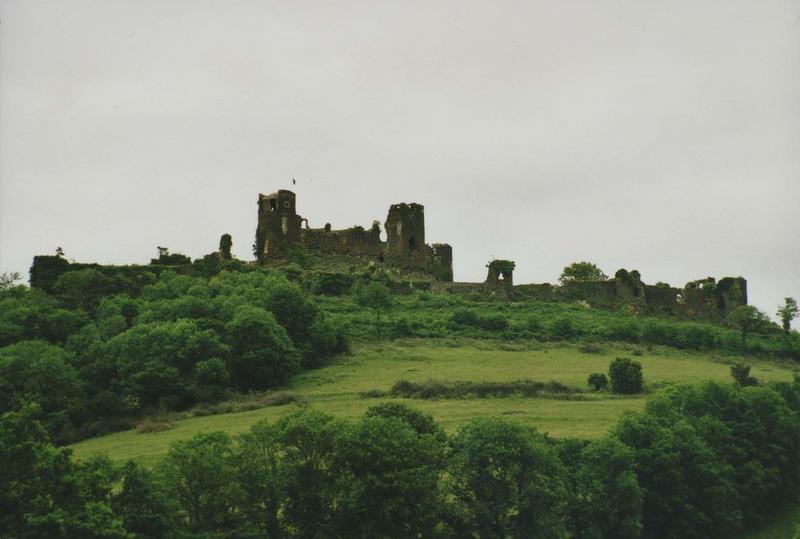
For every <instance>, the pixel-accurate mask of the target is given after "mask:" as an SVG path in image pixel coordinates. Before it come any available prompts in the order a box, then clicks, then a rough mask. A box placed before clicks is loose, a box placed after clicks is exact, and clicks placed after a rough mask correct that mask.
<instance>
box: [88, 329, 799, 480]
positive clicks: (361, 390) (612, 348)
mask: <svg viewBox="0 0 800 539" xmlns="http://www.w3.org/2000/svg"><path fill="white" fill-rule="evenodd" d="M634 352H635V353H637V354H638V353H641V354H642V355H641V356H639V357H636V359H637V360H639V361H641V363H642V366H643V370H644V374H645V382H646V389H647V390H648V391H652V390H654V389H655V388H657V387H661V386H663V385H665V384H668V383H670V382H694V381H702V380H720V381H727V380H729V379H730V374H729V366H728V363H729V360H726V359H724V358H723V357H722V356H717V355H714V354H712V353H697V352H685V351H678V350H674V349H670V348H661V347H653V348H652V349H650V350H647V349H644V348H638V347H633V346H629V345H624V344H620V345H603V346H600V347H599V352H597V353H586V352H583V351H581V347H579V346H574V345H566V344H542V343H534V344H527V343H523V342H515V343H507V342H506V343H501V342H497V341H486V340H482V341H474V340H468V339H438V340H427V339H409V340H402V341H395V342H394V343H386V344H379V343H364V344H360V345H357V346H356V347H355V349H354V351H353V353H352V354H351V355H349V356H346V357H343V358H340V359H339V360H337V361H336V362H335V363H334V364H331V365H328V366H326V367H323V368H320V369H317V370H311V371H305V372H303V373H301V374H299V375H297V376H295V377H294V378H293V379H292V381H291V382H290V383H289V385H288V386H287V387H286V388H285V389H286V390H287V391H289V392H291V395H292V396H294V397H295V398H296V401H295V402H294V403H290V404H286V405H282V406H270V407H265V408H260V409H255V410H248V411H243V412H238V413H226V414H217V415H206V416H201V417H189V418H186V419H180V420H178V421H176V422H175V427H174V428H172V429H170V430H166V431H162V432H153V433H138V432H137V431H136V430H129V431H125V432H120V433H116V434H112V435H109V436H104V437H100V438H94V439H90V440H86V441H84V442H81V443H78V444H75V445H74V446H72V447H73V449H74V451H75V454H76V456H78V457H79V458H84V457H87V456H89V455H92V454H96V453H106V454H107V455H108V456H109V457H110V458H111V459H112V460H114V461H115V462H123V461H125V460H127V459H133V460H135V461H137V462H139V463H142V464H147V465H151V464H154V463H155V462H156V461H157V460H158V459H159V458H160V457H161V456H163V455H164V454H165V453H166V451H167V449H168V448H169V444H170V443H172V442H174V441H176V440H181V439H186V438H188V437H190V436H192V435H193V434H195V433H196V432H198V431H210V430H223V431H225V432H228V433H230V434H238V433H242V432H244V431H246V430H248V429H249V428H250V427H251V426H252V425H253V423H254V422H256V421H258V420H260V419H263V418H270V419H274V418H277V417H280V416H282V415H285V414H287V413H289V412H291V411H293V410H296V409H297V406H309V407H312V408H314V409H319V410H321V411H324V412H327V413H330V414H333V415H336V416H339V417H345V418H355V417H358V416H360V415H361V414H363V412H364V411H365V410H366V409H367V408H368V407H370V406H373V405H375V404H377V403H379V402H383V401H386V400H391V398H390V397H388V396H380V397H367V396H365V394H367V393H369V394H373V395H380V394H381V392H388V391H389V390H390V389H391V387H392V386H393V385H394V384H395V383H396V382H398V381H400V380H408V381H411V382H424V381H427V380H431V379H433V380H440V381H448V382H453V381H473V382H510V381H514V380H520V379H531V380H536V381H541V382H549V381H551V380H555V381H558V382H560V383H562V384H565V385H567V386H572V387H576V388H581V389H582V390H584V391H585V393H578V394H574V395H569V396H568V397H561V396H555V397H554V396H551V397H544V398H542V397H538V398H525V397H520V396H510V397H505V398H483V399H478V398H462V399H432V400H423V399H411V400H409V401H407V402H409V404H411V405H413V406H414V407H416V408H418V409H420V410H423V411H425V412H427V413H430V414H431V415H433V417H434V418H435V419H436V420H437V422H438V423H439V424H441V425H442V426H443V427H444V428H445V429H446V430H448V431H454V430H455V429H456V428H457V427H458V426H459V425H460V424H462V423H464V422H465V421H467V420H469V419H471V418H473V417H475V416H478V415H487V416H497V417H505V418H507V419H509V420H510V421H513V422H517V423H522V424H527V425H532V426H535V427H537V428H538V429H539V430H541V431H543V432H547V433H549V434H550V435H552V436H556V437H581V438H597V437H599V436H601V435H602V434H603V433H605V432H606V430H607V429H608V428H609V427H610V426H611V425H613V424H614V423H615V422H616V421H617V419H618V418H619V417H620V415H622V414H623V413H624V412H625V411H627V410H638V409H641V408H642V407H643V406H644V402H645V400H646V398H647V396H648V394H647V393H645V394H644V395H638V396H634V397H622V396H614V395H610V394H607V393H601V394H594V393H591V392H589V391H588V388H587V387H586V378H587V376H588V375H589V374H590V373H592V372H606V371H607V369H608V364H609V362H610V361H611V360H613V359H614V358H615V357H617V356H625V355H627V356H630V355H632V354H633V353H634ZM749 362H750V363H751V364H752V365H753V374H754V375H755V376H756V377H758V378H759V379H762V380H765V381H788V380H791V378H792V364H782V363H778V362H774V361H766V360H750V361H749ZM233 405H234V406H235V405H236V403H233ZM240 405H241V407H247V403H246V402H241V403H240ZM199 413H203V412H202V411H200V412H199Z"/></svg>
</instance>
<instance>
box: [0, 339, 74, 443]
mask: <svg viewBox="0 0 800 539" xmlns="http://www.w3.org/2000/svg"><path fill="white" fill-rule="evenodd" d="M26 402H36V403H37V404H38V405H39V406H40V407H41V412H42V417H41V419H42V422H43V424H44V426H45V428H46V429H47V431H48V432H49V433H50V435H51V436H57V435H58V434H59V432H60V431H61V430H62V429H64V428H65V427H67V426H69V425H70V424H73V423H78V422H80V420H81V419H82V418H81V415H82V413H83V412H82V408H83V396H82V387H81V382H80V380H79V379H78V375H77V373H76V372H75V369H73V368H72V366H70V364H69V363H68V362H67V356H66V353H65V352H64V350H62V349H61V348H59V347H58V346H53V345H51V344H48V343H45V342H43V341H23V342H19V343H16V344H12V345H11V346H6V347H5V348H0V413H5V412H10V411H12V410H16V409H17V408H19V407H20V406H21V405H23V404H24V403H26Z"/></svg>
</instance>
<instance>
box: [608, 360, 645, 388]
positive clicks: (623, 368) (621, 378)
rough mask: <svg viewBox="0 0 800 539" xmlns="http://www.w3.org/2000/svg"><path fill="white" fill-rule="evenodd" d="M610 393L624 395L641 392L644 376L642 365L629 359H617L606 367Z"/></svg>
mask: <svg viewBox="0 0 800 539" xmlns="http://www.w3.org/2000/svg"><path fill="white" fill-rule="evenodd" d="M608 377H609V379H610V380H611V391H613V392H614V393H622V394H625V395H633V394H635V393H641V392H642V386H643V385H644V376H643V375H642V364H641V363H639V362H638V361H633V360H632V359H631V358H629V357H618V358H616V359H615V360H614V361H612V362H611V364H610V365H609V366H608Z"/></svg>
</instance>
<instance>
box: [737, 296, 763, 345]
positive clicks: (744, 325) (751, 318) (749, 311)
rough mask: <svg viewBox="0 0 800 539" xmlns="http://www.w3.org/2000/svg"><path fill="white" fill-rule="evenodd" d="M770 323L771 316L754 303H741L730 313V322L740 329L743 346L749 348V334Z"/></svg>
mask: <svg viewBox="0 0 800 539" xmlns="http://www.w3.org/2000/svg"><path fill="white" fill-rule="evenodd" d="M768 323H769V317H768V316H767V315H766V314H764V313H763V312H762V311H760V310H758V309H757V308H756V307H753V306H752V305H739V306H738V307H736V308H735V309H734V310H733V311H731V313H730V314H729V315H728V324H730V325H731V326H732V327H734V328H736V329H738V330H739V332H740V334H741V336H742V348H745V349H746V348H747V336H748V335H750V334H751V333H753V332H756V331H759V330H760V329H762V328H763V327H765V326H766V325H767V324H768Z"/></svg>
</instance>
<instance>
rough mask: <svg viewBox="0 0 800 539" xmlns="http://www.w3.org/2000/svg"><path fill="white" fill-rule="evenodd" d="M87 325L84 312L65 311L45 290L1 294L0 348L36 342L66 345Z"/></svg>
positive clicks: (26, 290)
mask: <svg viewBox="0 0 800 539" xmlns="http://www.w3.org/2000/svg"><path fill="white" fill-rule="evenodd" d="M88 322H89V317H88V316H87V315H86V314H85V313H84V312H83V311H75V310H67V309H64V308H63V305H62V304H61V303H60V302H59V301H57V300H56V299H54V298H52V297H50V296H48V295H47V294H46V293H44V292H43V291H42V290H37V289H29V288H23V287H15V288H11V289H7V290H4V291H0V346H6V345H9V344H12V343H15V342H18V341H25V340H36V339H42V340H46V341H48V342H51V343H54V344H63V343H65V342H66V341H67V338H68V337H69V335H70V334H72V333H74V332H77V331H78V330H79V329H80V328H81V327H82V326H84V325H86V324H87V323H88Z"/></svg>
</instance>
